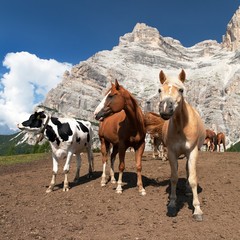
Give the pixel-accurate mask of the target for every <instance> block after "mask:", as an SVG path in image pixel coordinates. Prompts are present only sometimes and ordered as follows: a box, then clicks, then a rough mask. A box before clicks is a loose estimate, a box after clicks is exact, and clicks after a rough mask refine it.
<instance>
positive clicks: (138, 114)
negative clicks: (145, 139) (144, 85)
mask: <svg viewBox="0 0 240 240" xmlns="http://www.w3.org/2000/svg"><path fill="white" fill-rule="evenodd" d="M122 88H123V87H122ZM124 89H125V88H124ZM125 91H127V92H128V94H129V96H130V99H131V100H132V103H133V106H134V109H135V110H136V111H135V112H136V118H137V120H138V121H139V122H140V123H141V126H142V129H141V130H142V131H143V132H145V124H144V115H143V112H142V109H141V107H140V106H139V104H138V101H137V100H136V98H135V97H134V96H133V95H132V94H131V93H130V92H129V91H128V90H127V89H125Z"/></svg>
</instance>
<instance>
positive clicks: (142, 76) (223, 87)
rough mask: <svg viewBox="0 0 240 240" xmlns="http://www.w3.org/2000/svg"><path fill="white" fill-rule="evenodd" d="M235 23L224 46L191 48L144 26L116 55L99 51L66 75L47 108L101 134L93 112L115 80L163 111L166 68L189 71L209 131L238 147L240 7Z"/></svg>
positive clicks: (191, 98)
mask: <svg viewBox="0 0 240 240" xmlns="http://www.w3.org/2000/svg"><path fill="white" fill-rule="evenodd" d="M230 23H231V24H230ZM230 23H229V24H228V28H227V33H226V36H225V38H224V41H223V43H217V42H216V41H212V40H207V41H203V42H200V43H198V44H196V45H194V46H192V47H190V48H185V47H184V46H182V44H181V43H180V42H179V41H177V40H175V39H172V38H169V37H162V36H161V35H160V34H159V32H158V30H157V29H156V28H152V27H149V26H147V25H146V24H143V23H142V24H139V23H138V24H137V25H136V26H135V28H134V29H133V31H132V32H131V33H127V34H125V35H124V36H122V37H120V40H119V45H118V46H116V47H114V48H113V49H112V50H111V51H101V52H98V53H96V54H95V55H94V56H92V57H91V58H89V59H88V60H86V61H83V62H80V64H78V65H75V66H74V67H73V68H72V70H71V72H66V73H65V74H64V76H63V80H62V82H61V83H60V84H59V85H58V86H57V87H56V88H55V89H52V90H51V91H50V92H49V93H48V95H47V97H46V99H45V102H44V103H43V104H44V105H45V106H46V107H47V108H49V109H50V110H51V111H52V112H55V114H56V115H65V116H71V117H77V118H82V119H87V120H89V121H91V122H93V123H96V124H95V132H96V131H97V122H96V121H95V120H94V116H93V112H94V110H95V108H96V106H97V105H98V104H99V102H100V100H101V99H102V98H103V96H104V93H105V92H106V90H107V89H108V88H109V86H110V81H114V79H118V81H119V82H120V84H122V85H123V86H124V87H125V88H126V89H128V90H129V91H130V92H132V93H133V94H134V95H135V96H136V98H137V99H138V101H139V104H140V105H141V107H142V109H143V110H144V111H155V112H158V89H159V87H160V82H159V77H158V75H159V72H160V70H163V71H164V72H165V73H166V74H167V75H168V74H170V75H171V74H174V75H176V74H177V75H178V74H179V72H180V70H181V69H184V70H185V72H186V74H187V81H186V87H187V91H186V94H185V95H186V99H187V100H188V102H190V103H191V104H192V105H193V106H195V107H196V108H197V110H198V111H199V113H200V114H201V116H202V119H203V121H204V122H205V125H206V127H207V128H211V129H213V130H215V131H216V132H220V131H223V132H224V133H225V134H226V136H227V143H228V145H229V144H231V143H234V142H236V141H237V140H239V138H240V125H239V122H240V64H239V59H240V52H239V51H238V50H237V49H239V41H240V35H239V29H240V28H239V9H238V10H237V12H236V14H235V15H234V16H233V19H232V20H231V21H230ZM230 36H231V37H230ZM233 36H234V37H233ZM229 50H231V51H229ZM96 133H97V132H96ZM96 138H97V134H96Z"/></svg>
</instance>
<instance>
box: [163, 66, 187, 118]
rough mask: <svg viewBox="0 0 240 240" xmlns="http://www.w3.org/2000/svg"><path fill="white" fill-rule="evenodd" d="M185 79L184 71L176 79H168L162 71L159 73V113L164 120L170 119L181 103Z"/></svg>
mask: <svg viewBox="0 0 240 240" xmlns="http://www.w3.org/2000/svg"><path fill="white" fill-rule="evenodd" d="M185 78H186V74H185V72H184V70H182V71H181V73H180V74H179V76H178V78H168V77H166V75H165V74H164V72H163V71H160V73H159V79H160V82H161V84H162V86H161V88H160V89H159V93H160V103H159V113H160V115H161V117H162V118H163V119H164V120H168V119H170V118H171V117H172V115H173V114H174V111H175V109H176V108H177V106H178V105H179V103H180V102H181V101H182V98H183V92H184V85H183V83H184V81H185Z"/></svg>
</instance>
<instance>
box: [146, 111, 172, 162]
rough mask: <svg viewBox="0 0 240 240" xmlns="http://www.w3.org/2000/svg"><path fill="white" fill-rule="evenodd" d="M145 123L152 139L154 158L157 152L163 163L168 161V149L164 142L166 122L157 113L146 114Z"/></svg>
mask: <svg viewBox="0 0 240 240" xmlns="http://www.w3.org/2000/svg"><path fill="white" fill-rule="evenodd" d="M144 123H145V127H146V131H147V133H148V134H149V135H150V138H151V144H152V147H153V158H155V153H156V152H157V153H158V157H159V158H161V159H162V160H163V161H164V160H166V159H167V157H166V149H165V147H164V146H163V140H162V127H163V123H164V120H163V119H162V118H161V117H160V115H159V114H157V113H154V112H146V113H145V114H144Z"/></svg>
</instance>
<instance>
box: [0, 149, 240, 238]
mask: <svg viewBox="0 0 240 240" xmlns="http://www.w3.org/2000/svg"><path fill="white" fill-rule="evenodd" d="M94 156H95V173H94V177H93V178H92V179H90V180H89V179H88V178H87V177H86V176H87V167H88V165H87V159H86V156H85V155H84V156H83V165H82V169H81V172H80V174H81V178H80V182H79V184H74V183H72V182H71V189H70V190H69V191H68V192H63V191H62V189H61V188H62V181H63V177H64V176H63V173H62V167H63V162H61V163H60V171H59V175H58V177H57V186H56V187H55V189H54V191H53V192H51V193H49V194H46V193H45V191H46V188H47V186H48V184H49V183H50V180H51V172H52V161H51V158H50V156H49V158H47V159H43V160H39V161H35V162H32V163H28V164H18V165H14V166H4V167H3V166H0V184H1V185H0V186H1V188H0V239H4V240H5V239H11V240H13V239H25V240H26V239H64V240H65V239H66V240H70V239H72V240H73V239H83V240H85V239H86V240H95V239H96V240H101V239H107V240H108V239H111V240H115V239H116V240H121V239H133V240H143V239H145V240H148V239H151V240H152V239H153V240H154V239H164V240H167V239H171V240H174V239H178V240H181V239H184V240H187V239H191V240H192V239H204V240H208V239H211V240H213V239H216V240H219V239H228V240H229V239H240V223H239V217H238V216H239V214H240V204H239V202H238V200H239V196H240V174H239V169H240V153H216V152H214V153H210V152H201V153H200V156H199V161H198V165H197V167H198V182H199V199H200V201H201V206H202V210H203V212H204V220H203V222H195V221H194V219H193V218H192V209H191V197H187V196H185V195H184V186H185V185H184V182H185V163H186V160H185V159H182V160H179V184H178V191H177V194H178V207H179V212H178V215H177V216H176V217H168V216H167V215H166V212H167V209H166V205H167V203H168V195H169V176H170V168H169V164H168V162H162V161H161V160H156V159H153V158H152V157H151V156H152V155H151V153H150V152H145V153H144V157H143V171H142V173H143V183H144V186H145V189H146V192H147V195H146V196H139V194H138V191H137V188H136V173H135V162H134V153H127V156H126V171H125V172H124V176H123V180H124V183H125V185H124V191H123V193H122V194H120V195H119V194H116V193H115V190H114V188H115V186H114V185H113V184H111V183H110V182H109V183H108V184H107V186H106V187H101V186H100V180H101V172H102V166H101V156H100V154H99V153H97V154H95V155H94ZM73 160H75V159H73ZM117 165H118V161H116V169H117ZM74 173H75V161H73V162H72V166H71V171H70V178H69V179H70V180H71V181H72V180H73V178H74ZM116 175H117V173H116Z"/></svg>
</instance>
